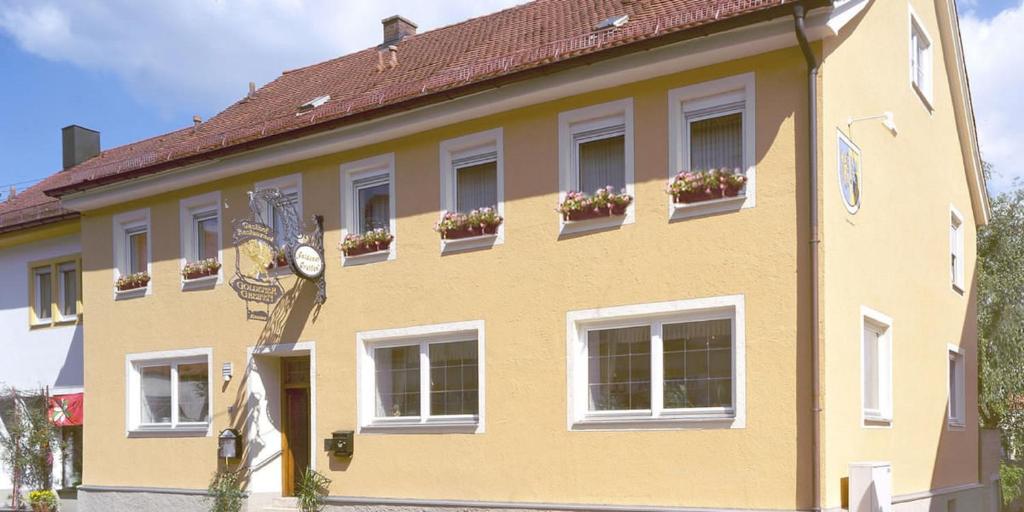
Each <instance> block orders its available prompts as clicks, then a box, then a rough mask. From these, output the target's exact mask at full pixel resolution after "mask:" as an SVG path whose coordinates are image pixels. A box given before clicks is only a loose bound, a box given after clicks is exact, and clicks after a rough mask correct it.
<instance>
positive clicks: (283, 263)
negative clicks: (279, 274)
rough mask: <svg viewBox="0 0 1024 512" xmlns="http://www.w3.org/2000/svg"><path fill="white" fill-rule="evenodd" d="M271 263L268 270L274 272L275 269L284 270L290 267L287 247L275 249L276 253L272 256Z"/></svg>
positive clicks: (268, 263)
mask: <svg viewBox="0 0 1024 512" xmlns="http://www.w3.org/2000/svg"><path fill="white" fill-rule="evenodd" d="M271 256H272V257H271V259H270V261H268V262H267V270H273V269H274V268H284V267H287V266H288V255H287V248H286V247H278V248H276V249H274V253H273V254H272V255H271Z"/></svg>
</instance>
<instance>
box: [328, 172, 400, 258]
mask: <svg viewBox="0 0 1024 512" xmlns="http://www.w3.org/2000/svg"><path fill="white" fill-rule="evenodd" d="M341 188H342V190H341V197H342V200H341V218H342V231H341V238H342V239H344V238H345V236H347V235H348V234H350V233H352V234H364V233H366V232H368V231H371V230H375V229H383V230H385V231H387V232H389V233H391V235H392V236H394V237H395V238H394V240H393V241H392V242H391V245H390V246H388V250H387V251H381V252H380V253H374V254H371V255H367V256H361V257H358V258H354V257H347V258H345V263H346V264H352V263H356V262H369V261H378V260H383V259H389V260H391V259H394V258H395V256H396V255H397V243H398V235H397V234H396V233H397V222H396V220H397V219H396V215H395V155H394V153H388V154H385V155H380V156H375V157H371V158H366V159H363V160H359V161H356V162H348V163H345V164H342V166H341Z"/></svg>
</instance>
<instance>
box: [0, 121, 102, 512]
mask: <svg viewBox="0 0 1024 512" xmlns="http://www.w3.org/2000/svg"><path fill="white" fill-rule="evenodd" d="M63 139H64V167H65V168H68V167H70V166H73V165H75V164H76V163H79V162H81V161H83V160H84V159H88V158H91V157H92V156H95V155H96V154H97V153H98V152H99V134H98V133H97V132H93V131H91V130H87V129H84V128H81V127H78V126H69V127H67V128H65V129H64V131H63ZM61 178H62V176H61V173H57V174H54V175H53V176H50V177H49V178H47V179H45V180H43V181H42V182H40V183H38V184H36V185H34V186H33V187H31V188H29V189H27V190H24V191H22V192H21V193H19V194H16V195H14V196H13V197H10V198H8V199H7V200H6V201H4V202H0V432H6V427H5V425H4V422H5V421H10V420H11V415H12V414H13V411H14V407H12V405H14V403H15V402H14V401H13V398H14V394H13V393H10V391H11V390H14V391H15V392H16V394H17V395H19V396H23V397H28V396H32V395H39V394H40V392H43V393H46V394H47V395H48V396H49V397H50V403H49V404H48V405H49V413H50V414H49V416H50V420H51V422H53V423H54V424H55V425H57V426H58V427H60V431H61V438H62V441H63V443H62V444H65V445H66V446H67V450H66V451H65V452H64V453H61V452H60V448H59V446H58V447H55V453H54V466H53V487H54V489H58V490H60V489H71V488H74V487H77V486H78V485H79V484H80V483H81V481H82V426H81V424H82V415H83V413H84V411H83V410H82V403H83V400H82V396H83V393H84V389H83V373H82V372H83V365H82V343H83V333H82V329H83V325H82V319H83V314H82V313H83V308H82V279H81V276H82V258H81V252H82V251H81V240H80V234H79V233H80V223H79V219H78V215H77V214H75V213H73V212H69V211H67V210H64V209H63V208H62V207H61V206H60V204H59V202H58V201H57V200H56V199H53V198H50V197H47V196H46V195H45V194H43V192H42V191H43V190H44V188H45V187H48V186H52V182H53V181H54V180H59V179H61ZM18 400H19V401H21V402H24V401H26V400H25V399H22V398H19V399H18ZM12 487H13V485H12V483H11V479H10V476H9V475H8V474H7V471H6V470H4V471H0V500H2V501H0V507H2V506H4V505H9V504H10V502H11V500H10V494H11V490H12ZM22 490H23V491H25V492H27V491H28V489H22Z"/></svg>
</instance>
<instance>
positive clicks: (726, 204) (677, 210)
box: [669, 195, 748, 220]
mask: <svg viewBox="0 0 1024 512" xmlns="http://www.w3.org/2000/svg"><path fill="white" fill-rule="evenodd" d="M747 199H748V197H747V196H746V195H738V196H736V197H723V198H721V199H712V200H710V201H700V202H696V203H675V202H673V203H672V204H671V211H670V212H669V219H670V220H679V219H686V218H690V217H699V216H703V215H715V214H718V213H729V212H737V211H740V210H741V209H743V208H744V207H746V206H747Z"/></svg>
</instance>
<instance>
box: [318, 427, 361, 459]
mask: <svg viewBox="0 0 1024 512" xmlns="http://www.w3.org/2000/svg"><path fill="white" fill-rule="evenodd" d="M354 441H355V432H353V431H351V430H335V431H334V432H332V433H331V437H330V438H329V439H324V451H326V452H331V453H332V454H334V456H335V457H351V456H352V450H353V448H354Z"/></svg>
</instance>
